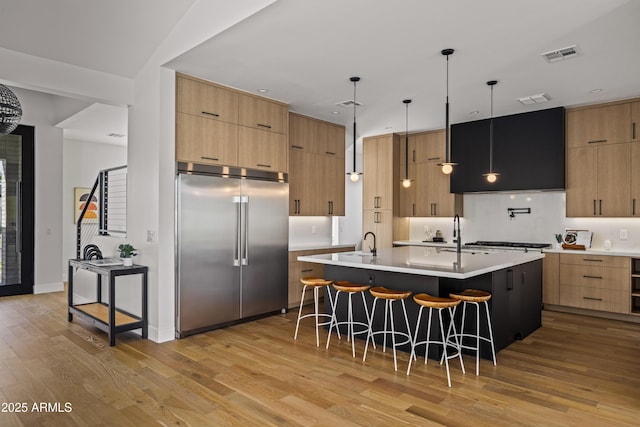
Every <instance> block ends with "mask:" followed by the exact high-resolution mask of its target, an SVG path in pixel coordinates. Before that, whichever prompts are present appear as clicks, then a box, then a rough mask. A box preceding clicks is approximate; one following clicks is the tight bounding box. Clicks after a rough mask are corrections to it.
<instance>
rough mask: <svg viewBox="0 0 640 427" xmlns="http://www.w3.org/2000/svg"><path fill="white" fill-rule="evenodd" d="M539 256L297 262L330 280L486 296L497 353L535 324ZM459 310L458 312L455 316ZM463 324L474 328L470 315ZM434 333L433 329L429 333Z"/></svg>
mask: <svg viewBox="0 0 640 427" xmlns="http://www.w3.org/2000/svg"><path fill="white" fill-rule="evenodd" d="M542 258H544V254H543V253H539V252H535V253H533V252H529V253H523V252H486V251H482V250H466V249H465V250H463V251H462V252H461V253H456V251H455V249H452V248H432V247H413V246H406V247H396V248H390V249H381V250H378V255H377V256H375V257H374V256H372V255H371V254H370V253H364V252H343V253H334V254H323V255H312V256H303V257H299V258H298V260H300V261H306V262H315V263H320V264H324V266H325V278H326V279H330V280H335V281H339V280H347V281H350V282H352V283H361V284H367V283H368V284H370V285H372V286H384V287H387V288H390V289H398V290H408V291H411V292H413V293H414V294H416V293H420V292H425V293H428V294H431V295H435V296H442V297H445V296H448V295H449V293H451V292H460V291H463V290H464V289H468V288H473V289H481V290H485V291H488V292H491V294H492V298H491V301H490V312H491V322H492V324H493V334H494V342H495V347H496V351H499V350H500V349H502V348H504V347H506V346H508V345H509V344H511V343H512V342H513V341H514V340H516V339H522V338H525V337H526V336H527V335H529V334H530V333H532V332H533V331H535V330H536V329H538V328H539V327H540V325H541V310H542ZM331 291H332V292H333V290H331ZM367 298H368V302H369V306H371V304H372V302H371V301H372V300H373V298H371V296H370V295H368V294H367ZM356 301H357V300H356ZM406 304H407V312H408V315H409V323H410V324H411V327H412V328H413V327H414V326H415V325H414V324H415V319H416V318H417V312H418V306H417V304H415V303H414V302H413V301H412V300H410V301H409V300H408V301H407V302H406ZM379 307H380V305H379V306H378V307H377V309H378V308H379ZM328 308H329V307H328V304H327V307H326V309H328ZM346 311H347V308H346V298H343V299H341V300H340V301H339V304H338V307H337V309H336V312H337V315H338V316H340V317H341V318H345V314H346ZM460 312H461V310H458V314H460ZM395 315H396V316H397V319H395V320H396V325H404V320H403V318H402V312H401V310H395ZM354 316H356V317H359V318H360V320H363V319H365V314H364V309H363V308H362V306H361V304H354ZM382 319H383V316H382V315H380V314H378V315H377V316H376V322H375V324H374V329H376V330H377V329H382ZM378 320H380V323H379V324H378ZM466 321H467V326H466V327H473V328H475V313H472V315H471V316H467V319H466ZM422 329H425V330H426V327H425V326H424V325H422V326H421V331H419V334H420V335H422V336H424V331H422ZM436 331H437V328H434V333H435V332H436ZM485 333H486V331H485ZM481 346H482V350H481V356H482V357H484V358H490V354H491V352H490V348H489V346H488V345H482V344H481ZM432 347H436V346H432ZM430 350H431V349H430ZM430 357H434V358H437V357H439V352H438V351H436V349H435V348H434V352H433V353H431V351H430Z"/></svg>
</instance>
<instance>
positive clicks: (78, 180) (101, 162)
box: [61, 139, 127, 281]
mask: <svg viewBox="0 0 640 427" xmlns="http://www.w3.org/2000/svg"><path fill="white" fill-rule="evenodd" d="M126 164H127V147H126V146H121V145H114V144H101V143H95V142H88V141H76V140H70V139H64V140H63V156H62V171H63V174H62V254H63V255H62V259H61V262H62V280H63V281H67V280H68V277H67V271H68V269H67V260H68V259H71V258H75V256H76V238H75V237H76V224H74V222H73V220H74V206H73V203H74V188H75V187H88V188H91V187H92V186H93V184H94V182H95V180H96V177H97V176H98V172H99V171H100V170H102V169H108V168H112V167H116V166H123V165H126ZM111 240H112V244H109V247H103V245H99V246H100V249H101V250H102V251H103V252H104V253H105V254H107V253H112V251H113V247H111V246H114V245H115V241H114V240H113V239H111Z"/></svg>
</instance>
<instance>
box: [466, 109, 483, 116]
mask: <svg viewBox="0 0 640 427" xmlns="http://www.w3.org/2000/svg"><path fill="white" fill-rule="evenodd" d="M469 114H471V115H472V116H475V115H476V114H480V111H478V110H475V111H470V112H469Z"/></svg>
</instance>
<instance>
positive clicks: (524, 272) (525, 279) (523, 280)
mask: <svg viewBox="0 0 640 427" xmlns="http://www.w3.org/2000/svg"><path fill="white" fill-rule="evenodd" d="M521 279H522V286H524V284H525V282H526V281H527V272H526V271H523V272H522V277H521Z"/></svg>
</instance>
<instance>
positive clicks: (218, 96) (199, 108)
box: [176, 76, 238, 123]
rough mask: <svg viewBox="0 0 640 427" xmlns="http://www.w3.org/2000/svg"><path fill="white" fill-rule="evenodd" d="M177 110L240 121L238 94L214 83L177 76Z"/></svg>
mask: <svg viewBox="0 0 640 427" xmlns="http://www.w3.org/2000/svg"><path fill="white" fill-rule="evenodd" d="M176 85H177V93H176V111H178V112H180V113H187V114H193V115H195V116H202V117H207V118H209V119H214V120H222V121H225V122H229V123H238V94H237V93H236V92H233V91H231V90H229V89H224V88H222V87H220V86H217V85H214V84H212V83H205V82H201V81H198V80H194V79H191V78H187V77H185V76H178V77H177V82H176Z"/></svg>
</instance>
